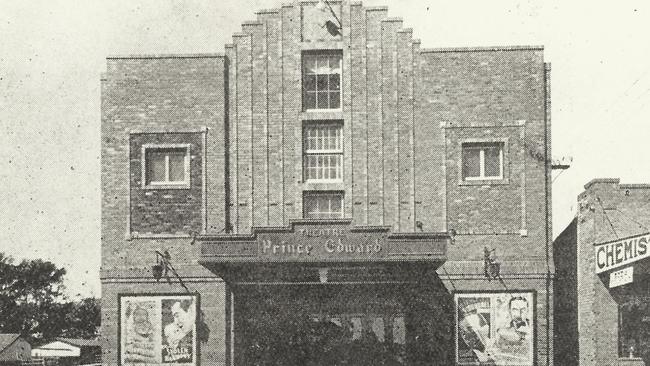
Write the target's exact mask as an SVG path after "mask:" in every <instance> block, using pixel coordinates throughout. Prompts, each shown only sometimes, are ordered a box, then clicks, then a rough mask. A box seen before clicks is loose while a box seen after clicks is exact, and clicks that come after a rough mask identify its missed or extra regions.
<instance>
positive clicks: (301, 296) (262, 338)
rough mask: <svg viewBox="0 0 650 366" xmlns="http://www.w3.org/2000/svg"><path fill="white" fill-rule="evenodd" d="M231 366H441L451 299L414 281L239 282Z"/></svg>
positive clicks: (449, 355) (449, 349)
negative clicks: (247, 283) (397, 282)
mask: <svg viewBox="0 0 650 366" xmlns="http://www.w3.org/2000/svg"><path fill="white" fill-rule="evenodd" d="M233 293H234V294H233V300H234V301H233V303H232V304H233V313H234V314H233V315H234V316H233V320H234V322H233V323H234V324H233V335H234V348H233V351H234V355H233V356H234V361H235V362H234V364H235V365H306V366H311V365H313V366H317V365H318V366H320V365H324V366H325V365H326V366H333V365H355V366H362V365H373V366H380V365H391V366H392V365H395V366H398V365H449V364H450V362H451V361H452V360H453V336H452V335H453V327H452V325H451V324H452V321H453V310H452V309H453V307H452V306H453V302H452V301H451V299H450V298H449V295H448V294H447V295H445V294H444V291H442V292H441V291H439V289H438V291H437V290H436V289H434V288H433V286H422V285H417V284H403V283H402V284H290V285H268V284H267V285H242V286H236V287H235V288H234V291H233Z"/></svg>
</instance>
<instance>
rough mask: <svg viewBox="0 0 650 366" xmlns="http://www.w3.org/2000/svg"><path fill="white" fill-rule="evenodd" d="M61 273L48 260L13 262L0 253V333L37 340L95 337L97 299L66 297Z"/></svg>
mask: <svg viewBox="0 0 650 366" xmlns="http://www.w3.org/2000/svg"><path fill="white" fill-rule="evenodd" d="M65 273H66V271H65V269H64V268H58V267H57V266H56V265H55V264H54V263H51V262H47V261H43V260H41V259H35V260H23V261H21V262H20V263H14V259H13V258H12V257H10V256H7V255H5V254H4V253H1V252H0V333H19V334H21V335H23V336H24V337H25V338H28V339H37V340H50V339H53V338H55V337H60V336H62V337H81V338H87V337H95V336H97V332H98V328H99V322H100V312H99V309H100V308H99V301H98V300H97V299H94V298H88V299H83V300H80V301H71V300H69V299H67V298H66V297H65V296H64V294H63V291H64V290H65V287H64V286H63V277H64V275H65Z"/></svg>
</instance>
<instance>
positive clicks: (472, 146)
mask: <svg viewBox="0 0 650 366" xmlns="http://www.w3.org/2000/svg"><path fill="white" fill-rule="evenodd" d="M494 147H498V148H499V175H490V176H486V175H485V150H486V149H488V148H494ZM504 149H505V143H503V142H501V141H495V142H464V143H463V144H462V145H461V175H462V178H463V180H466V181H476V180H502V179H503V177H504V175H503V170H504V164H503V150H504ZM466 150H479V176H475V177H466V176H465V169H464V168H465V160H464V158H465V151H466Z"/></svg>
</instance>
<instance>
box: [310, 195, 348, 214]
mask: <svg viewBox="0 0 650 366" xmlns="http://www.w3.org/2000/svg"><path fill="white" fill-rule="evenodd" d="M326 196H329V197H340V199H341V210H340V212H339V211H336V212H333V211H332V210H331V207H332V203H331V202H332V201H331V200H329V201H328V202H329V210H328V211H322V210H320V208H319V209H318V210H317V211H316V212H317V213H319V214H327V217H326V216H319V217H308V213H307V210H306V207H307V204H306V202H307V198H308V197H313V198H315V199H318V198H322V197H326ZM302 200H303V203H302V217H303V218H304V219H309V220H332V219H342V218H343V217H344V210H345V207H344V205H345V197H344V194H343V192H341V191H304V192H303V197H302ZM316 202H318V201H316ZM334 213H336V217H332V214H334Z"/></svg>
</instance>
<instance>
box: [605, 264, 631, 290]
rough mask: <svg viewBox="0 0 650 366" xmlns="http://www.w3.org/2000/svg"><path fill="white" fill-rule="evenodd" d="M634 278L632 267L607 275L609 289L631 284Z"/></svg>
mask: <svg viewBox="0 0 650 366" xmlns="http://www.w3.org/2000/svg"><path fill="white" fill-rule="evenodd" d="M633 278H634V267H633V266H629V267H625V268H623V269H619V270H617V271H612V273H610V274H609V288H614V287H617V286H623V285H627V284H628V283H632V280H633Z"/></svg>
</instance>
